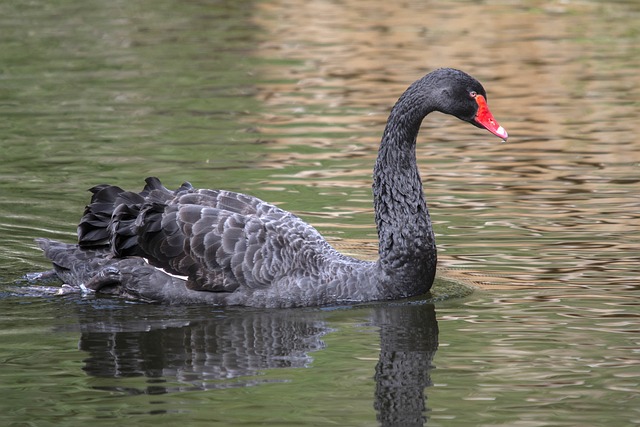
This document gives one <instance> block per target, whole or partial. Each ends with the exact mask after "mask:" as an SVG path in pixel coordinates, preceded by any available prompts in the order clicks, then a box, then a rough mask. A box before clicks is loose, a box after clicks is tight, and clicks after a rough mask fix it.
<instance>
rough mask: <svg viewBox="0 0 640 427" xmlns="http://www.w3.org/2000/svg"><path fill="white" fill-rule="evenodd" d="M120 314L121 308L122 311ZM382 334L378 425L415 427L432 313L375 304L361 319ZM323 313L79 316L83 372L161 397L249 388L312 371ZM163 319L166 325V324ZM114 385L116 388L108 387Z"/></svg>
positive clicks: (432, 337)
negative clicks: (281, 374)
mask: <svg viewBox="0 0 640 427" xmlns="http://www.w3.org/2000/svg"><path fill="white" fill-rule="evenodd" d="M120 307H122V306H120ZM358 310H366V311H367V313H366V314H367V315H368V317H369V319H370V325H371V326H373V327H375V328H377V329H378V331H379V334H380V355H379V360H378V362H377V364H376V368H375V372H372V373H371V375H372V377H373V378H374V379H375V383H376V387H375V392H374V393H373V397H374V403H373V407H374V408H375V410H376V413H377V418H378V421H379V422H380V423H381V424H382V425H389V426H391V425H403V426H412V425H423V424H424V423H425V422H426V411H427V407H426V395H425V388H426V387H428V386H430V385H432V382H431V377H430V372H431V369H432V368H433V365H432V361H433V357H434V355H435V352H436V350H437V348H438V324H437V321H436V317H435V311H434V308H433V305H431V304H415V305H411V304H380V305H376V306H372V307H368V308H364V309H358ZM330 315H331V312H327V311H322V310H269V311H263V310H254V311H252V310H246V309H242V310H230V309H225V310H222V311H215V310H214V309H212V308H210V307H201V308H200V307H186V308H184V307H183V308H180V307H163V306H154V305H146V304H141V305H139V306H136V307H124V309H119V310H95V309H90V310H82V311H81V312H80V331H81V337H80V343H79V347H80V349H81V350H83V351H85V352H87V353H88V356H87V358H86V359H84V361H83V362H84V367H83V369H84V370H85V372H86V373H87V374H89V375H91V376H93V377H101V378H126V377H145V378H147V379H148V381H147V383H146V388H144V389H140V388H137V389H130V388H128V389H125V388H123V387H121V386H119V385H118V386H115V387H111V388H110V387H105V386H104V385H102V386H100V387H99V388H101V389H110V390H117V391H120V392H127V393H131V394H140V393H147V394H159V393H170V392H180V391H187V390H207V389H217V388H228V387H238V386H248V385H256V384H260V383H264V382H267V381H278V380H266V379H262V378H260V373H261V372H262V371H264V370H268V369H278V368H306V367H311V366H312V362H313V356H312V355H313V353H314V352H316V351H318V350H321V349H323V348H325V343H324V341H323V337H324V335H326V334H327V333H329V332H331V331H332V328H331V327H330V326H329V324H330V322H329V321H327V318H328V317H329V316H330ZM165 319H171V320H165ZM116 384H118V383H116Z"/></svg>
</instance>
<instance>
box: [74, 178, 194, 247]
mask: <svg viewBox="0 0 640 427" xmlns="http://www.w3.org/2000/svg"><path fill="white" fill-rule="evenodd" d="M145 183H146V185H145V186H144V188H143V190H142V191H141V192H139V193H135V192H132V191H125V190H123V189H122V188H120V187H118V186H115V185H107V184H100V185H96V186H95V187H92V188H91V189H90V190H89V191H91V193H92V196H91V202H90V203H89V205H87V207H86V208H85V211H84V215H83V217H82V219H81V220H80V224H79V225H78V243H79V245H80V247H81V248H83V249H97V248H104V247H108V248H110V250H111V254H112V255H114V256H120V257H124V256H134V255H144V254H143V253H142V252H141V251H140V250H139V247H138V236H139V234H140V233H139V228H140V227H141V226H144V227H145V229H146V231H147V232H148V231H159V230H160V228H161V227H162V224H161V217H162V212H164V209H165V207H166V205H167V204H168V203H170V202H171V200H173V199H174V198H175V197H176V196H177V195H178V194H181V193H184V192H187V191H190V190H192V189H193V187H192V186H191V184H190V183H188V182H185V183H183V184H182V185H181V186H180V188H178V189H177V190H175V191H172V190H169V189H167V188H166V187H164V186H163V185H162V183H161V182H160V180H159V179H158V178H155V177H150V178H147V179H146V180H145Z"/></svg>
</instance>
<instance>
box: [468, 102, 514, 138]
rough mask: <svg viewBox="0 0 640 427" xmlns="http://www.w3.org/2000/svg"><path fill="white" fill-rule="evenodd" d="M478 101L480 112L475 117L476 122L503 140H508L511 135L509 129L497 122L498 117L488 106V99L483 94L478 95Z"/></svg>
mask: <svg viewBox="0 0 640 427" xmlns="http://www.w3.org/2000/svg"><path fill="white" fill-rule="evenodd" d="M476 102H477V103H478V113H477V114H476V117H475V119H474V120H475V122H476V123H478V124H479V125H480V126H482V127H483V128H485V129H486V130H488V131H489V132H491V133H492V134H494V135H495V136H497V137H500V138H502V139H503V140H505V141H506V140H507V138H508V137H509V135H508V134H507V131H506V130H504V128H503V127H502V126H500V125H499V124H498V122H496V119H494V118H493V114H491V111H489V107H488V106H487V100H486V99H484V96H482V95H476Z"/></svg>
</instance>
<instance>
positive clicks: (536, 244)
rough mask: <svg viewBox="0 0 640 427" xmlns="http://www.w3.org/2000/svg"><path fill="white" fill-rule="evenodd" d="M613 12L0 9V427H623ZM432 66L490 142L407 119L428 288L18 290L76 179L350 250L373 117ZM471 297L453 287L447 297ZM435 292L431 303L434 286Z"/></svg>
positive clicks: (577, 5) (630, 298) (617, 13)
mask: <svg viewBox="0 0 640 427" xmlns="http://www.w3.org/2000/svg"><path fill="white" fill-rule="evenodd" d="M638 18H640V9H639V8H638V5H637V4H636V2H629V1H627V2H624V1H620V2H606V3H605V2H596V1H593V2H590V1H584V2H545V1H531V2H525V1H523V2H506V1H497V0H495V1H493V0H492V1H486V2H482V3H477V2H471V1H469V2H465V1H438V2H414V3H407V4H391V3H389V2H377V1H372V0H367V1H363V0H361V1H345V2H341V3H333V2H302V1H297V0H288V1H287V0H280V1H266V0H264V1H254V2H248V1H212V2H171V1H154V2H150V1H143V0H136V1H112V2H95V1H82V2H81V1H75V0H67V1H50V2H40V1H31V2H22V1H7V2H3V3H2V4H0V28H2V31H1V32H0V116H1V117H2V119H1V120H0V239H1V241H2V244H0V396H1V397H2V398H1V399H0V425H3V426H4V425H7V426H25V425H33V426H49V425H51V426H54V425H55V426H59V425H69V426H74V425H83V426H84V425H88V424H91V425H114V424H115V423H118V424H123V425H133V424H135V425H158V424H163V425H164V424H166V425H170V424H176V423H185V424H188V425H221V426H222V425H274V426H282V425H296V426H297V425H309V426H316V425H341V426H370V425H379V424H381V425H423V424H425V423H426V424H427V425H433V426H496V425H504V426H564V425H566V426H576V425H580V426H614V425H615V426H632V425H640V412H639V411H638V409H637V408H638V407H640V405H639V403H640V402H639V401H638V400H639V398H638V396H640V393H639V391H640V374H639V372H640V366H639V365H640V341H639V339H638V336H639V335H638V331H640V311H639V306H640V304H639V302H638V301H640V299H639V297H640V287H639V284H640V273H639V270H638V265H640V251H639V250H638V245H637V238H638V235H639V233H640V213H639V212H640V209H639V208H640V199H639V198H638V190H637V185H638V178H637V177H638V167H639V165H640V140H639V139H638V137H637V133H636V132H637V131H636V127H637V124H636V121H637V117H638V116H639V115H640V103H639V102H638V100H639V99H640V85H639V84H638V83H639V81H638V77H637V70H638V68H640V62H639V61H640V60H639V58H640V55H639V53H640V52H639V51H638V46H640V40H639V38H640V33H639V32H638V28H637V23H638ZM439 66H453V67H457V68H461V69H464V70H466V71H468V72H470V73H471V74H473V75H475V76H477V77H478V78H479V79H480V80H481V81H482V82H483V84H484V85H485V88H486V89H487V92H488V96H489V104H490V106H491V109H492V112H493V113H494V116H495V117H496V119H497V120H498V121H499V122H500V124H502V125H503V126H504V127H505V128H506V129H507V130H508V131H509V133H510V135H511V139H510V141H509V143H507V144H500V143H499V141H496V140H495V138H493V137H491V136H490V135H489V134H487V133H483V132H481V131H480V130H478V129H474V128H471V127H469V126H467V125H465V124H463V123H461V122H459V121H457V120H456V119H452V118H449V117H445V116H442V115H437V114H434V115H432V116H429V117H428V119H427V120H426V121H425V124H424V125H423V132H422V134H421V135H420V141H419V147H418V156H419V162H420V165H421V172H422V175H423V178H424V179H423V181H424V184H425V192H426V194H427V196H428V199H429V206H430V209H431V212H432V218H433V221H434V224H435V229H436V233H437V241H438V247H439V259H440V272H439V279H438V282H437V283H436V286H435V289H434V295H435V297H436V298H435V299H434V300H425V299H424V298H417V299H415V300H412V301H402V302H397V303H392V304H391V303H384V304H371V305H364V306H358V307H350V308H347V307H339V308H335V309H310V310H276V311H263V310H241V309H232V310H230V309H218V308H212V307H186V308H185V307H165V306H159V305H145V304H131V303H126V302H123V301H118V300H113V299H108V298H94V297H91V296H84V297H83V296H80V295H72V296H65V297H54V296H46V297H34V296H32V294H33V292H31V289H30V288H28V287H27V286H28V284H27V283H26V282H24V281H23V280H21V277H22V276H23V275H24V274H26V273H28V272H32V271H38V270H43V269H46V268H48V264H47V262H46V261H45V259H44V258H43V257H42V256H41V254H40V253H39V251H38V250H37V249H36V247H35V244H34V243H33V239H34V238H36V237H48V238H55V239H60V240H64V241H68V242H71V241H73V239H74V236H75V227H76V224H77V221H78V219H79V217H80V215H81V213H82V210H83V208H84V205H85V204H86V202H87V200H88V198H87V196H88V193H87V192H86V189H88V188H89V187H91V186H93V185H96V184H99V183H103V182H108V183H113V184H117V185H119V186H121V187H123V188H131V189H135V188H141V187H142V183H143V180H144V178H145V177H146V176H149V175H155V176H159V177H160V178H162V180H163V182H165V183H166V185H167V186H169V187H177V186H178V185H180V183H181V182H183V181H185V180H188V181H190V182H192V183H193V184H194V186H196V187H210V188H225V189H230V190H235V191H241V192H246V193H250V194H253V195H256V196H259V197H261V198H264V199H266V200H269V201H272V202H276V203H278V204H280V206H282V207H283V208H285V209H289V210H291V211H294V212H295V213H297V214H299V215H301V216H302V217H304V218H305V219H306V220H308V221H309V222H311V223H313V224H314V225H316V226H317V227H318V229H319V230H320V231H321V232H322V233H323V234H324V235H326V236H327V237H328V238H329V239H331V240H332V242H333V243H334V244H335V245H336V246H337V247H339V248H341V249H342V250H344V251H345V252H348V253H350V254H355V255H356V256H362V257H367V258H370V257H371V256H375V252H376V247H375V242H374V239H375V229H374V228H373V213H372V209H371V191H370V185H371V177H370V176H371V169H372V165H373V162H374V158H375V155H376V150H377V143H378V141H379V137H380V134H381V131H382V128H383V126H384V121H385V118H386V115H387V113H388V111H389V108H390V107H391V105H392V104H393V102H395V100H396V98H397V97H398V96H399V95H400V93H401V92H402V91H403V90H404V89H405V88H406V86H407V85H408V84H409V83H411V82H412V81H413V80H415V79H416V78H418V77H420V76H421V75H423V74H425V73H426V72H427V71H429V70H431V69H433V68H436V67H439ZM460 283H463V284H466V285H473V286H476V287H477V288H476V290H475V292H473V293H472V294H470V295H469V294H468V293H467V291H466V290H467V289H468V287H467V286H466V285H460ZM450 296H457V297H458V298H449V299H447V297H450Z"/></svg>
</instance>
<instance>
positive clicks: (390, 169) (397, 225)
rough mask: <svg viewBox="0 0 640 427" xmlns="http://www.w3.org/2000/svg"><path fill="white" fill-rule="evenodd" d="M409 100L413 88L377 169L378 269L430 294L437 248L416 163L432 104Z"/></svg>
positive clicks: (392, 122) (394, 117) (398, 109)
mask: <svg viewBox="0 0 640 427" xmlns="http://www.w3.org/2000/svg"><path fill="white" fill-rule="evenodd" d="M411 95H412V93H411V88H409V90H407V92H405V94H404V95H403V96H402V97H401V98H400V99H399V100H398V102H397V103H396V105H395V106H394V108H393V110H392V111H391V114H390V116H389V119H388V122H387V126H386V128H385V132H384V135H383V138H382V142H381V144H380V149H379V151H378V157H377V160H376V164H375V168H374V177H373V178H374V179H373V195H374V209H375V218H376V226H377V228H378V239H379V255H380V261H379V263H380V267H381V268H382V270H383V271H384V272H385V273H386V274H387V275H389V276H390V277H392V278H393V280H392V281H393V282H399V283H401V282H410V283H411V284H412V286H422V287H425V286H426V289H425V291H426V290H427V289H428V288H429V287H430V286H431V282H432V281H433V274H434V273H435V262H436V247H435V239H434V234H433V229H432V226H431V220H430V218H429V211H428V208H427V203H426V201H425V198H424V193H423V189H422V181H421V179H420V174H419V171H418V166H417V161H416V139H417V136H418V132H419V130H420V125H421V123H422V120H423V119H424V117H425V116H426V115H427V114H428V113H430V112H431V111H433V109H432V108H430V104H429V102H428V99H415V97H412V96H411ZM427 282H428V283H427ZM403 286H407V283H404V284H403Z"/></svg>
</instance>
